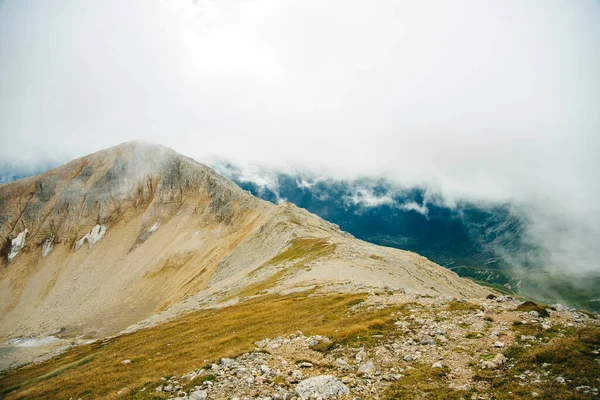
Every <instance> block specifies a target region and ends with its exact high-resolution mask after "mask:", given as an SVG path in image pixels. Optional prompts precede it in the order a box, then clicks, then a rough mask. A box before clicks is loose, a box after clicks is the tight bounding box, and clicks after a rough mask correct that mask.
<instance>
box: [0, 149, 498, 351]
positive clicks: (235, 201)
mask: <svg viewBox="0 0 600 400" xmlns="http://www.w3.org/2000/svg"><path fill="white" fill-rule="evenodd" d="M0 207H1V208H0V215H2V224H1V225H0V239H1V240H2V241H3V252H2V263H3V268H2V271H1V273H0V327H1V328H0V339H2V340H9V339H11V338H12V339H15V338H22V337H34V338H44V337H48V336H53V337H54V336H56V337H59V338H61V339H64V340H74V341H77V340H79V341H86V340H95V339H98V338H102V337H106V336H108V335H113V334H116V333H118V332H119V331H121V330H123V329H125V328H127V327H128V326H130V325H131V324H136V323H139V322H140V321H143V320H145V319H147V318H152V317H153V316H155V315H158V314H157V313H161V312H162V311H165V310H171V311H172V312H171V313H166V314H165V318H170V317H172V316H173V315H175V314H176V313H177V312H183V311H185V310H189V309H194V308H198V307H207V306H214V305H215V304H229V303H230V302H232V301H233V302H236V301H240V300H241V299H243V298H245V297H248V296H250V297H252V296H256V295H260V294H265V293H274V292H282V291H289V290H298V289H297V288H302V287H307V286H309V287H310V286H314V285H323V284H326V283H327V282H330V283H335V284H340V283H351V284H353V285H354V284H358V285H366V286H380V287H381V286H390V287H394V288H395V289H398V290H403V291H405V292H408V293H420V294H430V295H439V294H442V295H446V296H457V297H471V296H482V295H485V294H486V293H488V291H487V290H486V289H483V288H481V287H479V286H478V285H476V284H474V283H471V282H470V281H467V280H463V279H461V278H459V277H458V276H457V275H456V274H455V273H453V272H450V271H448V270H446V269H444V268H442V267H439V266H438V265H436V264H434V263H432V262H430V261H429V260H427V259H425V258H424V257H421V256H418V255H416V254H414V253H410V252H404V251H401V250H395V249H389V248H383V247H380V246H376V245H373V244H369V243H366V242H362V241H360V240H357V239H355V238H354V237H352V236H351V235H349V234H347V233H345V232H342V231H340V230H339V227H338V226H336V225H333V224H331V223H329V222H327V221H324V220H323V219H321V218H319V217H317V216H315V215H314V214H311V213H309V212H308V211H306V210H303V209H300V208H298V207H296V206H294V205H292V204H290V203H284V204H280V205H274V204H272V203H269V202H266V201H264V200H261V199H258V198H256V197H254V196H252V195H251V194H250V193H247V192H245V191H244V190H242V189H241V188H239V187H238V186H236V185H235V184H234V183H233V182H231V181H229V180H227V179H225V178H223V177H221V176H220V175H218V174H217V173H216V172H214V170H212V169H210V168H208V167H206V166H205V165H203V164H200V163H198V162H196V161H194V160H192V159H189V158H186V157H183V156H181V155H179V154H177V153H175V152H174V151H172V150H170V149H167V148H165V147H162V146H155V145H149V144H141V143H137V142H135V143H125V144H121V145H119V146H115V147H112V148H110V149H107V150H103V151H100V152H97V153H94V154H91V155H89V156H85V157H82V158H80V159H77V160H74V161H72V162H70V163H68V164H66V165H65V166H63V167H59V168H56V169H54V170H51V171H48V172H47V173H44V174H42V175H38V176H34V177H30V178H26V179H23V180H18V181H15V182H11V183H9V184H5V185H0ZM19 235H20V236H19ZM9 256H10V257H9ZM228 302H229V303H228ZM48 313H50V315H51V317H49V314H48ZM174 313H175V314H174ZM24 316H25V317H24ZM158 320H160V318H158ZM12 350H14V349H12Z"/></svg>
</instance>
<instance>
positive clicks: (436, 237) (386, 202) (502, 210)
mask: <svg viewBox="0 0 600 400" xmlns="http://www.w3.org/2000/svg"><path fill="white" fill-rule="evenodd" d="M215 168H217V170H218V171H219V172H220V173H221V174H223V175H224V176H227V177H229V178H230V179H232V180H233V181H234V182H236V183H237V184H238V185H239V186H240V187H242V188H243V189H245V190H248V191H249V192H251V193H252V194H254V195H256V196H258V197H261V198H263V199H265V200H269V201H271V202H274V203H279V202H282V201H289V202H292V203H294V204H296V205H298V206H299V207H302V208H306V209H307V210H309V211H311V212H313V213H315V214H317V215H319V216H320V217H322V218H324V219H326V220H328V221H330V222H333V223H335V224H338V225H339V226H340V227H341V228H342V229H343V230H346V231H348V232H350V233H352V234H353V235H355V236H356V237H358V238H360V239H363V240H366V241H369V242H372V243H376V244H380V245H383V246H391V247H396V248H400V249H406V250H411V251H414V252H417V253H419V254H423V255H425V256H426V257H428V258H430V259H431V260H433V261H435V262H436V263H439V264H440V265H442V266H445V267H447V268H450V269H452V270H454V271H455V272H457V273H458V274H459V275H461V276H466V277H470V278H473V279H476V280H478V281H483V282H486V283H488V284H495V285H502V286H504V287H506V288H507V289H509V290H512V291H515V292H517V293H522V294H526V295H529V296H534V297H537V298H539V299H541V300H544V301H547V302H565V303H568V304H572V305H576V306H579V307H584V308H588V309H594V310H598V309H600V293H599V292H598V290H597V288H598V287H600V286H599V285H600V272H599V271H598V270H593V269H591V270H587V271H585V272H581V271H574V270H573V269H572V265H564V268H563V269H560V268H549V265H550V260H552V258H553V257H554V258H556V256H555V253H554V252H555V251H557V249H553V248H548V247H545V246H544V245H545V244H546V243H544V242H543V241H540V238H539V237H536V236H533V235H532V232H531V231H532V229H535V228H536V226H535V223H536V221H534V220H532V218H531V215H529V214H528V213H527V209H524V208H520V207H518V206H517V205H515V204H512V203H510V202H503V203H499V202H474V201H468V200H462V201H456V202H452V203H448V202H447V201H445V200H444V199H443V198H442V197H441V196H440V195H439V194H435V193H432V192H431V190H430V189H429V188H426V187H412V188H406V187H398V186H397V185H395V184H393V182H391V181H389V180H386V179H383V178H382V179H370V178H359V179H353V180H349V179H333V178H324V177H318V176H316V175H314V174H310V173H302V172H298V173H278V172H274V171H272V170H268V169H265V168H262V169H261V168H259V167H257V168H254V169H253V170H252V172H249V170H248V169H247V168H243V167H240V166H236V165H234V164H232V163H227V162H218V163H216V166H215ZM560 233H561V232H557V234H560ZM562 233H564V232H562ZM574 262H575V259H574Z"/></svg>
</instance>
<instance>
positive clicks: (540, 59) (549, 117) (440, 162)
mask: <svg viewBox="0 0 600 400" xmlns="http://www.w3.org/2000/svg"><path fill="white" fill-rule="evenodd" d="M599 21H600V4H599V3H598V2H597V1H594V0H583V1H580V2H564V1H558V0H556V1H542V0H538V1H535V0H534V1H530V2H526V3H523V2H517V1H514V2H513V1H509V2H502V3H501V4H500V3H498V2H493V1H480V2H471V1H456V2H452V3H448V2H441V1H423V2H415V3H407V2H404V3H398V2H394V1H381V2H377V4H369V5H368V6H365V4H364V3H362V2H353V1H350V2H349V1H344V2H342V1H333V2H327V3H323V2H317V1H309V0H305V1H300V0H298V1H291V0H251V1H235V0H233V1H232V0H229V1H223V2H214V1H205V0H198V1H191V0H175V1H162V0H151V1H141V0H134V1H131V2H126V3H124V2H119V1H116V0H109V1H105V2H95V3H88V2H80V1H75V0H51V1H47V2H43V3H40V2H34V1H32V0H18V1H17V0H7V1H4V2H1V3H0V77H1V78H0V135H1V139H2V143H3V146H2V147H1V148H0V158H1V159H2V160H4V162H5V163H9V164H12V165H14V164H18V165H23V164H25V165H34V164H36V162H38V161H39V160H41V159H43V161H44V162H46V161H45V160H46V159H47V156H46V158H44V156H43V154H57V153H59V154H69V155H70V156H71V157H75V156H81V155H83V154H86V153H89V152H93V151H96V150H98V149H100V148H104V147H109V146H112V145H114V144H116V143H119V142H123V141H127V140H132V139H142V140H148V141H152V142H156V143H161V144H164V145H166V146H169V147H172V148H174V149H175V150H177V151H179V152H181V153H183V154H185V155H188V156H191V157H194V158H196V159H198V160H201V161H210V160H214V159H215V157H222V158H226V159H228V160H231V162H233V163H234V164H236V165H243V166H244V167H243V168H244V170H251V169H252V167H251V166H253V165H254V166H256V165H260V166H263V167H264V168H263V169H268V170H272V171H279V172H290V171H300V172H303V171H306V172H310V173H311V174H312V175H313V176H315V177H319V178H320V177H323V178H324V179H349V180H353V179H360V178H363V177H370V178H374V179H380V178H382V179H386V180H388V181H390V182H392V183H393V184H394V185H396V186H397V187H402V188H410V187H424V188H427V189H428V190H429V192H430V193H432V195H435V197H436V199H437V200H436V201H442V202H444V203H445V204H449V205H451V204H453V203H456V202H457V201H460V200H461V199H467V200H469V201H473V202H481V203H488V202H496V203H503V202H510V203H511V204H514V205H515V206H516V207H518V208H519V210H521V211H522V212H523V213H524V214H525V215H526V216H527V219H528V221H529V225H528V226H529V229H528V234H530V235H531V238H532V240H534V241H536V242H538V243H541V244H542V245H543V247H545V248H547V249H548V251H549V252H550V253H549V255H548V256H547V258H546V259H545V260H544V263H545V264H547V266H548V268H559V269H560V268H569V269H571V270H573V271H577V272H586V271H591V270H596V271H597V270H598V269H600V264H599V262H598V260H599V259H600V248H599V246H600V245H599V244H598V243H599V242H600V240H598V238H600V180H598V179H597V172H596V171H597V170H598V167H600V165H599V162H598V149H600V134H599V132H600V113H598V110H599V109H600V78H599V76H598V73H597V71H599V70H600V23H598V22H599ZM23 160H26V161H25V162H23ZM254 170H256V167H254ZM246 178H247V179H248V180H251V179H259V178H260V179H266V178H264V177H262V178H261V177H260V176H257V175H256V173H254V174H251V173H248V175H247V177H246ZM264 184H265V187H269V188H270V189H271V190H273V189H275V190H276V187H277V186H276V181H265V182H264ZM306 184H310V182H309V181H306ZM359 189H361V190H362V191H360V190H357V191H356V193H355V195H356V197H351V198H350V201H356V202H359V203H362V204H364V205H365V206H369V205H371V206H373V205H377V204H380V205H381V204H390V200H389V198H388V197H386V194H385V193H383V194H378V195H376V194H374V193H372V192H369V189H368V188H359ZM281 200H283V198H282V199H281ZM398 206H399V207H414V208H417V207H421V208H420V212H422V213H425V212H426V204H421V205H419V204H404V205H402V204H400V205H398Z"/></svg>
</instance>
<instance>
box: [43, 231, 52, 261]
mask: <svg viewBox="0 0 600 400" xmlns="http://www.w3.org/2000/svg"><path fill="white" fill-rule="evenodd" d="M53 242H54V236H50V237H49V238H48V239H46V240H45V241H44V244H43V246H42V257H46V256H47V255H48V254H50V252H51V251H52V248H53V247H54V244H53Z"/></svg>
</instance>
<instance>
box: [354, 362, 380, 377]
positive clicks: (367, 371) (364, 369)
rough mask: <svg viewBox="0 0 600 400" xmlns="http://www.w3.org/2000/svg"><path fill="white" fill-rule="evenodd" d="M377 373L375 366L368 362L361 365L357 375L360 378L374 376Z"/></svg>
mask: <svg viewBox="0 0 600 400" xmlns="http://www.w3.org/2000/svg"><path fill="white" fill-rule="evenodd" d="M374 373H375V365H374V364H373V363H372V362H368V363H366V364H363V365H361V366H360V367H359V368H358V371H357V372H356V374H357V375H358V376H361V375H373V374H374Z"/></svg>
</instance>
